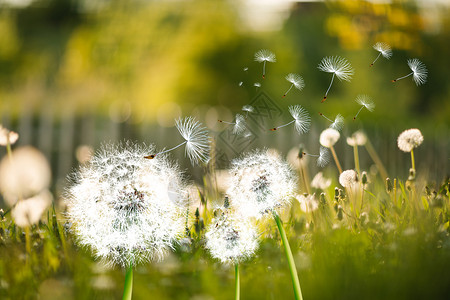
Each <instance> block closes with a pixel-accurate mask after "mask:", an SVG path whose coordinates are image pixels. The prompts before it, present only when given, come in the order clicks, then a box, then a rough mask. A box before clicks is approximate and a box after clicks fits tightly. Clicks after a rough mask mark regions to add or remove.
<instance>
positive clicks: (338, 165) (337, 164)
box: [330, 146, 342, 174]
mask: <svg viewBox="0 0 450 300" xmlns="http://www.w3.org/2000/svg"><path fill="white" fill-rule="evenodd" d="M330 150H331V154H332V155H333V158H334V161H335V162H336V166H337V168H338V170H339V174H341V173H342V168H341V164H340V163H339V159H338V158H337V155H336V151H334V147H333V146H331V147H330Z"/></svg>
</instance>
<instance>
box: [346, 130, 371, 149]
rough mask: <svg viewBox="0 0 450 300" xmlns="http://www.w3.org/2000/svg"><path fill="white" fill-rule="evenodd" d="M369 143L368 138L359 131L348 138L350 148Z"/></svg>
mask: <svg viewBox="0 0 450 300" xmlns="http://www.w3.org/2000/svg"><path fill="white" fill-rule="evenodd" d="M366 143H367V136H366V134H365V133H364V132H362V131H360V130H358V131H356V132H354V133H353V134H352V136H351V137H348V138H347V144H348V145H349V146H364V145H365V144H366Z"/></svg>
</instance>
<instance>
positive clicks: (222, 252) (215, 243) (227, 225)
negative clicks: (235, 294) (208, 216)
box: [205, 213, 259, 265]
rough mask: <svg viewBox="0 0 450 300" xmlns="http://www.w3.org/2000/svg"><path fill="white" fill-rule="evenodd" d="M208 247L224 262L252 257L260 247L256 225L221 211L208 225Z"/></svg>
mask: <svg viewBox="0 0 450 300" xmlns="http://www.w3.org/2000/svg"><path fill="white" fill-rule="evenodd" d="M205 239H206V248H208V250H209V251H210V253H211V256H212V257H214V258H215V259H218V260H220V261H221V262H222V263H224V264H233V265H234V264H236V263H240V262H243V261H245V260H247V259H249V258H251V257H252V256H253V255H254V254H255V251H256V250H257V249H258V246H259V244H258V234H257V230H256V227H255V226H254V225H253V224H251V223H250V222H249V221H247V220H242V219H238V218H233V217H232V216H231V215H229V214H226V213H220V214H219V215H218V216H217V217H215V218H214V219H213V220H212V221H211V224H210V225H209V226H208V228H207V230H206V233H205Z"/></svg>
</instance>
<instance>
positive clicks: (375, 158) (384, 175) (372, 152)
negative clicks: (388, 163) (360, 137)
mask: <svg viewBox="0 0 450 300" xmlns="http://www.w3.org/2000/svg"><path fill="white" fill-rule="evenodd" d="M365 146H366V150H367V152H368V153H369V155H370V157H371V158H372V160H373V161H374V162H375V164H376V165H377V168H378V171H379V172H380V175H381V179H383V180H386V178H388V174H387V171H386V168H385V167H384V165H383V162H382V161H381V159H380V157H379V156H378V154H377V152H376V151H375V148H373V146H372V143H371V142H370V141H369V139H367V142H366V144H365Z"/></svg>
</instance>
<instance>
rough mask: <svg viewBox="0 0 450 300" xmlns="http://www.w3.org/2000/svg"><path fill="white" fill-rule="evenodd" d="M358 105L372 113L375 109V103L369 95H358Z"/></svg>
mask: <svg viewBox="0 0 450 300" xmlns="http://www.w3.org/2000/svg"><path fill="white" fill-rule="evenodd" d="M355 101H356V103H358V104H359V105H362V106H364V107H365V108H366V109H367V110H368V111H370V112H372V111H373V110H374V109H375V103H374V102H373V101H372V99H371V98H370V97H369V96H368V95H358V96H356V100H355Z"/></svg>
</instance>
